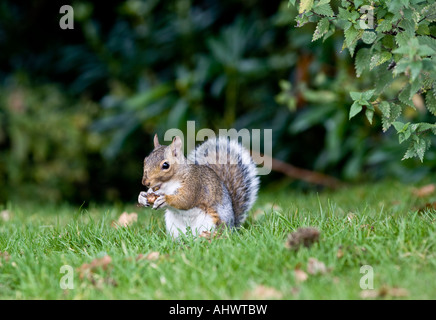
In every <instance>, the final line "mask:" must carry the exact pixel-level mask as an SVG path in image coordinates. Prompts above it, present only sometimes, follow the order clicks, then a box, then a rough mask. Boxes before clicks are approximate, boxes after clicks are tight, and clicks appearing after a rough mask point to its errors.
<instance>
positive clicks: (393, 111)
mask: <svg viewBox="0 0 436 320" xmlns="http://www.w3.org/2000/svg"><path fill="white" fill-rule="evenodd" d="M389 107H390V114H389V117H385V116H383V117H382V125H383V132H386V131H387V130H388V129H389V128H390V127H391V125H392V123H393V122H394V121H395V120H397V119H398V117H399V116H400V115H401V111H402V109H401V106H400V105H398V104H395V103H390V104H389Z"/></svg>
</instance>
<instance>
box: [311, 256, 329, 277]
mask: <svg viewBox="0 0 436 320" xmlns="http://www.w3.org/2000/svg"><path fill="white" fill-rule="evenodd" d="M307 272H308V273H309V274H311V275H317V274H325V273H327V268H326V266H325V264H324V263H323V262H321V261H319V260H317V259H315V258H309V261H308V262H307Z"/></svg>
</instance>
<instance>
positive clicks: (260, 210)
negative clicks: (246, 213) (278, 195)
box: [252, 202, 282, 220]
mask: <svg viewBox="0 0 436 320" xmlns="http://www.w3.org/2000/svg"><path fill="white" fill-rule="evenodd" d="M281 210H282V207H280V206H279V205H277V204H273V203H271V202H268V203H267V204H265V205H263V206H261V207H260V208H257V209H256V210H255V211H254V212H253V214H252V217H253V218H254V220H258V219H259V218H260V217H262V216H263V215H265V213H266V212H271V211H281Z"/></svg>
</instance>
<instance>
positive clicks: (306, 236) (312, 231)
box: [285, 227, 320, 250]
mask: <svg viewBox="0 0 436 320" xmlns="http://www.w3.org/2000/svg"><path fill="white" fill-rule="evenodd" d="M319 234H320V232H319V230H318V229H316V228H310V227H309V228H298V229H297V231H295V232H292V233H290V234H289V235H288V239H287V240H286V243H285V246H286V248H288V249H291V250H298V249H299V248H300V246H301V245H303V246H305V247H306V248H308V247H310V246H311V245H312V244H314V243H315V242H317V241H318V240H319Z"/></svg>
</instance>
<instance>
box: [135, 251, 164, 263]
mask: <svg viewBox="0 0 436 320" xmlns="http://www.w3.org/2000/svg"><path fill="white" fill-rule="evenodd" d="M159 257H160V253H159V252H157V251H153V252H150V253H149V254H146V255H143V254H142V253H140V254H139V255H138V256H137V257H136V261H139V260H149V261H155V260H158V259H159Z"/></svg>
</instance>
